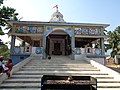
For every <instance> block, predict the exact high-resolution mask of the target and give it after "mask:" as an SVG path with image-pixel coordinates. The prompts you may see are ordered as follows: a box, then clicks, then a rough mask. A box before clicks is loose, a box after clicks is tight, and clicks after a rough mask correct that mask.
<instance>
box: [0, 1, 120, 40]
mask: <svg viewBox="0 0 120 90" xmlns="http://www.w3.org/2000/svg"><path fill="white" fill-rule="evenodd" d="M56 4H57V5H58V7H59V11H60V12H61V13H62V14H63V15H64V20H65V21H66V22H77V23H100V24H110V26H109V27H108V28H107V30H114V29H115V28H116V27H117V26H118V25H120V0H5V1H4V5H6V6H9V7H13V8H15V9H16V12H18V13H19V17H20V18H21V17H22V18H23V19H22V20H23V21H49V20H50V18H51V15H52V13H53V12H55V8H53V6H55V5H56ZM0 38H2V39H3V38H5V37H3V36H2V37H0Z"/></svg>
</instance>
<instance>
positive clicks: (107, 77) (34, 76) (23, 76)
mask: <svg viewBox="0 0 120 90" xmlns="http://www.w3.org/2000/svg"><path fill="white" fill-rule="evenodd" d="M42 76H43V75H24V74H22V75H15V74H13V75H12V77H11V78H41V77H42ZM84 76H85V75H84ZM86 76H88V75H86ZM91 76H92V77H95V78H98V79H113V77H110V76H108V75H91Z"/></svg>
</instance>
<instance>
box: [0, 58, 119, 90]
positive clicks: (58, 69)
mask: <svg viewBox="0 0 120 90" xmlns="http://www.w3.org/2000/svg"><path fill="white" fill-rule="evenodd" d="M44 74H48V75H74V76H80V75H81V76H92V77H95V78H97V81H98V84H97V85H98V90H120V81H118V80H115V79H114V77H112V76H111V75H109V74H108V73H105V72H102V71H100V70H99V69H98V68H96V67H94V66H92V65H91V64H90V63H88V62H86V61H82V60H79V61H77V60H70V59H69V58H68V57H63V56H58V57H52V59H51V60H39V59H38V57H37V58H34V59H32V60H31V61H30V62H29V63H27V64H26V65H25V66H23V67H22V68H21V69H20V70H19V71H18V72H16V73H14V74H13V75H12V77H11V78H10V79H7V80H5V81H4V82H3V83H2V84H1V85H0V90H40V88H41V84H40V83H41V77H42V76H43V75H44Z"/></svg>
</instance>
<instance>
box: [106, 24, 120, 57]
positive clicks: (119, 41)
mask: <svg viewBox="0 0 120 90" xmlns="http://www.w3.org/2000/svg"><path fill="white" fill-rule="evenodd" d="M108 42H109V45H108V46H107V49H112V52H111V56H112V57H113V58H114V56H115V55H120V46H119V45H120V26H118V27H117V28H116V29H115V30H114V31H109V32H108Z"/></svg>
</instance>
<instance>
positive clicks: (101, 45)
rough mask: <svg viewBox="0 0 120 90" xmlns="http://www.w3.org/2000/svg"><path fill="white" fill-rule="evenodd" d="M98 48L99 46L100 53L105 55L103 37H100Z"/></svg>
mask: <svg viewBox="0 0 120 90" xmlns="http://www.w3.org/2000/svg"><path fill="white" fill-rule="evenodd" d="M100 48H101V54H102V55H105V46H104V38H101V39H100Z"/></svg>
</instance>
